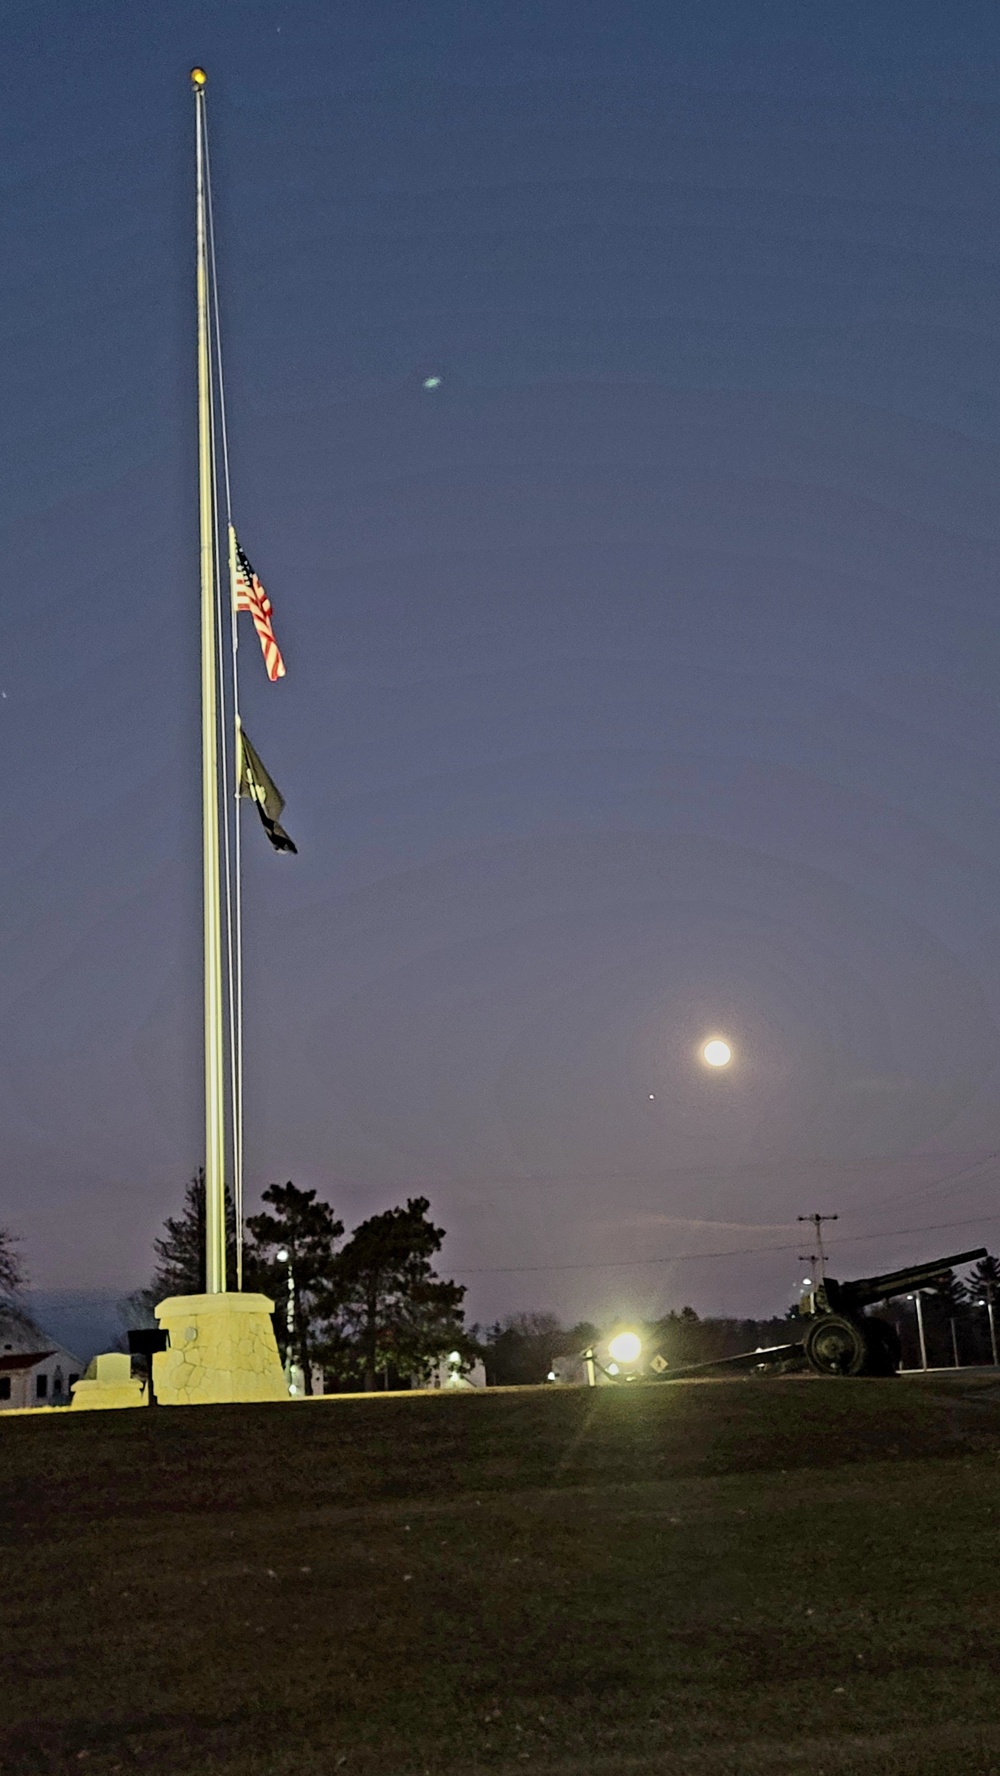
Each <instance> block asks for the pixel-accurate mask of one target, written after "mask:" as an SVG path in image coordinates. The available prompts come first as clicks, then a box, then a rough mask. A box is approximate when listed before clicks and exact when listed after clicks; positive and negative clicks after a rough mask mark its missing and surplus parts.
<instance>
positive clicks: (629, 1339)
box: [608, 1332, 642, 1374]
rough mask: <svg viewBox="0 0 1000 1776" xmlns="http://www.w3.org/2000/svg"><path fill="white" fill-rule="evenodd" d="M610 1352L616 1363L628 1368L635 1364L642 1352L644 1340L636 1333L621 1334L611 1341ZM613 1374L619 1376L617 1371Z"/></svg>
mask: <svg viewBox="0 0 1000 1776" xmlns="http://www.w3.org/2000/svg"><path fill="white" fill-rule="evenodd" d="M608 1350H609V1351H610V1353H611V1355H612V1356H613V1358H614V1360H615V1362H616V1363H624V1364H625V1365H626V1367H628V1365H629V1364H630V1363H634V1362H635V1360H636V1358H637V1357H638V1355H639V1353H640V1351H641V1350H642V1339H641V1338H640V1337H639V1336H638V1334H637V1333H635V1332H619V1333H617V1335H616V1336H615V1337H614V1338H613V1339H612V1340H611V1343H610V1344H609V1345H608ZM613 1373H615V1374H617V1370H615V1371H613Z"/></svg>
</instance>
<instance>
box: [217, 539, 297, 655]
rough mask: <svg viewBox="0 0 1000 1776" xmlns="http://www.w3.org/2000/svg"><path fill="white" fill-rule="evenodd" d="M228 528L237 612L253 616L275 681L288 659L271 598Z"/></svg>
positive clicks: (262, 648) (261, 647)
mask: <svg viewBox="0 0 1000 1776" xmlns="http://www.w3.org/2000/svg"><path fill="white" fill-rule="evenodd" d="M229 529H230V542H231V544H232V560H233V561H234V563H235V567H234V571H233V598H234V600H235V603H236V609H237V610H238V611H249V612H250V615H251V617H252V618H253V626H254V628H255V629H256V631H257V636H258V639H259V641H260V649H261V653H262V654H263V656H264V666H265V668H266V670H267V676H268V678H269V679H270V680H271V683H272V684H274V682H275V680H276V679H279V678H284V676H285V662H284V660H283V659H282V657H281V649H280V648H279V646H278V643H277V641H276V640H275V636H274V629H273V627H272V624H271V617H272V614H273V612H272V609H271V600H270V599H269V598H268V596H267V593H266V592H265V591H264V588H263V586H262V585H261V583H260V581H259V579H258V578H257V575H256V574H255V573H254V570H253V568H252V567H251V565H250V562H249V560H248V558H247V556H246V555H245V554H244V552H243V550H242V549H241V548H240V545H239V541H238V540H237V536H236V532H235V530H233V528H232V525H230V527H229Z"/></svg>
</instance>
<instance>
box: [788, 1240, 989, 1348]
mask: <svg viewBox="0 0 1000 1776" xmlns="http://www.w3.org/2000/svg"><path fill="white" fill-rule="evenodd" d="M985 1256H986V1248H985V1246H977V1247H976V1250H975V1251H974V1252H953V1253H952V1254H951V1256H950V1257H948V1258H934V1259H932V1260H931V1262H930V1263H929V1264H912V1265H909V1266H908V1267H907V1268H906V1269H905V1270H889V1271H885V1272H883V1274H882V1275H881V1276H871V1277H858V1278H857V1279H856V1280H855V1281H854V1282H851V1283H840V1282H838V1281H837V1279H836V1277H825V1278H824V1279H823V1281H822V1282H821V1283H819V1284H817V1286H816V1288H814V1289H810V1290H809V1292H808V1294H806V1295H803V1297H802V1300H801V1301H800V1303H799V1312H800V1313H801V1314H802V1315H803V1317H804V1318H805V1319H807V1320H808V1321H809V1324H808V1326H807V1328H806V1331H805V1335H804V1337H803V1339H802V1354H803V1356H804V1357H805V1359H806V1362H807V1363H808V1364H809V1367H810V1369H815V1370H816V1372H817V1373H818V1374H819V1375H895V1373H896V1371H897V1369H898V1368H899V1357H900V1351H899V1338H898V1335H897V1333H896V1328H895V1327H894V1326H892V1325H890V1323H889V1321H888V1320H881V1319H878V1318H877V1317H876V1316H870V1315H868V1314H866V1313H865V1311H864V1310H865V1308H866V1307H873V1306H874V1305H875V1303H876V1302H879V1301H892V1300H893V1299H894V1298H895V1297H897V1296H899V1295H906V1294H908V1293H909V1292H910V1291H911V1290H913V1289H921V1288H928V1287H933V1284H934V1281H935V1279H936V1278H938V1277H940V1276H942V1275H943V1274H944V1273H945V1272H947V1271H949V1270H954V1269H955V1267H956V1265H959V1264H973V1263H974V1262H975V1260H976V1259H977V1258H985Z"/></svg>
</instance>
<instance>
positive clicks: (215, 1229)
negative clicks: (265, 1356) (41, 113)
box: [191, 68, 226, 1295]
mask: <svg viewBox="0 0 1000 1776" xmlns="http://www.w3.org/2000/svg"><path fill="white" fill-rule="evenodd" d="M205 80H206V76H205V74H204V71H203V70H202V69H201V68H195V69H193V71H192V74H191V84H192V86H193V88H194V97H195V159H196V168H197V244H198V272H197V297H198V511H199V520H200V529H201V796H202V893H203V899H204V909H203V910H204V956H205V1289H206V1293H207V1294H209V1295H221V1294H224V1293H225V1289H226V1183H225V1176H226V1174H225V1163H226V1127H225V1097H224V1073H223V1034H222V931H221V912H220V876H219V781H218V755H217V738H216V723H217V706H216V653H215V631H216V586H215V516H214V498H213V492H214V479H213V474H212V413H211V405H212V384H211V361H210V345H209V314H208V288H209V286H208V230H207V225H206V216H205V152H204V136H205Z"/></svg>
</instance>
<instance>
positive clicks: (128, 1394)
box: [70, 1351, 148, 1412]
mask: <svg viewBox="0 0 1000 1776" xmlns="http://www.w3.org/2000/svg"><path fill="white" fill-rule="evenodd" d="M146 1405H148V1401H147V1399H146V1389H145V1387H144V1385H143V1383H142V1382H141V1381H140V1380H139V1377H138V1376H137V1375H133V1374H132V1359H131V1357H128V1356H125V1355H124V1353H123V1352H122V1351H104V1352H103V1353H102V1355H101V1356H99V1357H94V1359H93V1361H92V1362H91V1363H90V1365H89V1367H88V1369H87V1371H86V1374H85V1375H84V1376H83V1378H82V1380H81V1381H78V1382H77V1384H76V1386H75V1388H74V1389H73V1400H72V1404H71V1407H70V1410H71V1411H73V1412H108V1411H112V1410H114V1409H115V1408H116V1407H119V1406H146Z"/></svg>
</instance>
